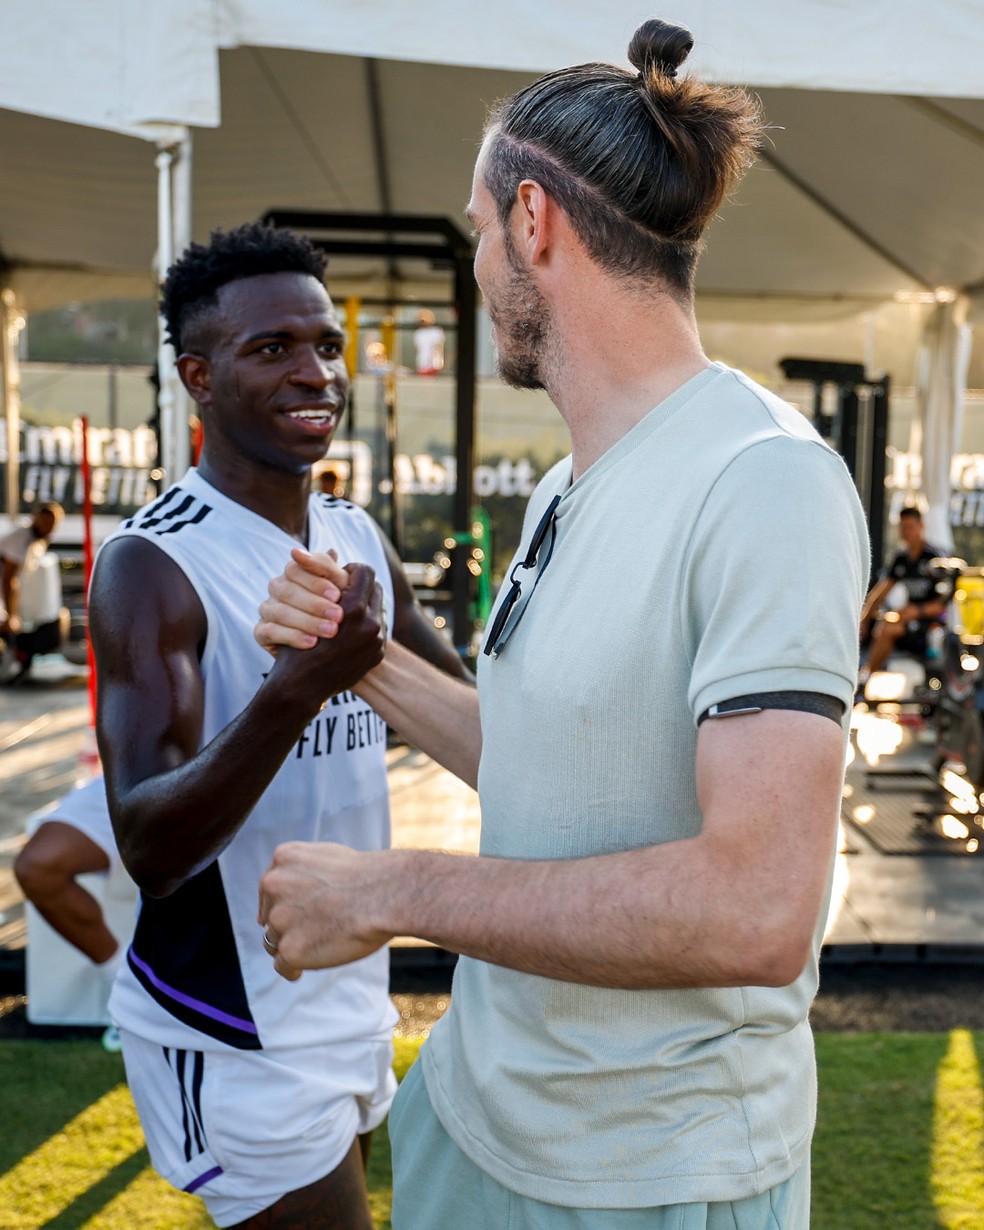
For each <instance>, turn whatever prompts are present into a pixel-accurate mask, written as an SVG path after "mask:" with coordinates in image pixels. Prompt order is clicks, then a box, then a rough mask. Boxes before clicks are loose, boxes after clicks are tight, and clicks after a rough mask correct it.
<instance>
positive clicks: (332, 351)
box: [321, 342, 342, 359]
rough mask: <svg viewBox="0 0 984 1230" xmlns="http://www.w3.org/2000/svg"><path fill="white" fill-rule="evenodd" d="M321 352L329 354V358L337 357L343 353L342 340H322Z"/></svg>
mask: <svg viewBox="0 0 984 1230" xmlns="http://www.w3.org/2000/svg"><path fill="white" fill-rule="evenodd" d="M321 353H322V354H324V355H327V356H328V358H329V359H337V358H338V357H339V355H340V354H341V353H342V343H341V342H322V344H321Z"/></svg>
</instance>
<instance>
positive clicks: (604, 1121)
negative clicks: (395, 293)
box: [257, 21, 868, 1230]
mask: <svg viewBox="0 0 984 1230" xmlns="http://www.w3.org/2000/svg"><path fill="white" fill-rule="evenodd" d="M692 41H693V40H692V38H691V36H690V35H689V33H688V32H687V31H685V30H681V29H679V28H678V27H674V26H670V25H667V24H665V23H663V22H659V21H650V22H646V23H645V25H643V26H642V27H641V28H640V29H639V30H638V31H637V33H636V35H635V37H634V38H633V40H632V43H631V46H630V49H629V59H630V60H631V62H632V64H633V66H634V67H633V68H632V69H631V70H627V69H623V68H618V67H613V66H610V65H605V64H585V65H580V66H578V67H574V68H568V69H565V70H562V71H560V72H555V73H551V74H549V75H548V76H546V77H544V78H542V79H541V80H539V81H536V82H534V83H533V84H532V85H530V86H528V87H526V88H525V89H523V90H521V91H520V92H519V93H518V94H517V95H516V96H515V97H514V98H511V99H509V100H507V101H506V102H504V103H503V104H501V105H499V106H498V107H497V108H496V109H495V110H494V111H493V112H492V114H491V116H490V118H489V122H488V126H487V129H486V133H485V140H484V143H483V145H482V148H481V152H480V154H479V156H478V162H477V165H476V168H475V177H474V184H473V188H472V196H471V201H470V203H469V206H468V211H467V212H468V215H469V217H470V218H471V220H472V222H473V224H474V227H475V230H476V232H477V234H478V250H477V253H476V258H475V274H476V278H477V280H478V283H479V285H480V287H481V289H482V292H483V294H484V296H485V302H486V304H487V306H488V310H489V314H490V316H491V319H492V323H493V327H494V331H495V339H496V342H497V347H498V357H499V367H500V371H501V374H502V375H503V377H504V378H505V379H506V380H507V381H508V382H509V383H510V384H513V385H515V386H517V387H520V388H544V389H546V390H547V392H548V393H549V395H550V397H551V399H552V400H553V401H554V403H555V404H556V406H557V408H558V410H559V411H560V413H561V415H562V416H563V418H564V420H565V421H566V423H567V425H568V427H569V429H570V434H571V444H572V452H571V456H570V457H568V458H566V459H565V460H564V461H561V462H560V463H558V464H557V465H556V466H555V467H554V468H553V469H552V470H551V471H550V472H549V473H548V474H547V475H546V476H545V477H544V478H543V480H542V481H541V482H540V484H539V486H538V487H537V489H536V491H535V493H534V494H533V496H532V498H531V500H530V504H529V510H528V513H527V517H526V522H525V525H524V529H523V535H522V541H521V543H520V546H519V549H518V551H517V553H516V556H515V561H514V563H513V566H512V568H511V569H510V571H509V574H508V579H507V582H506V583H504V584H503V586H502V590H501V592H500V595H499V598H498V602H497V605H496V609H495V612H494V615H493V619H492V623H491V626H490V628H489V629H488V630H487V632H486V639H485V644H484V651H483V653H482V655H481V656H480V661H479V677H478V695H477V696H476V695H474V694H473V693H472V692H470V691H468V690H467V689H466V688H465V687H464V686H462V685H461V684H459V683H458V682H456V681H454V680H448V679H445V678H443V677H441V676H439V675H438V674H437V673H436V672H435V671H432V670H430V669H429V668H427V666H426V665H425V664H423V663H421V662H419V661H418V660H417V659H416V658H415V657H414V656H413V655H412V654H410V653H407V652H405V651H404V650H403V649H402V648H401V647H400V646H398V645H393V644H388V645H387V649H386V655H385V658H384V661H383V662H382V663H381V664H380V665H379V666H378V667H376V668H375V669H374V670H372V671H371V672H370V673H369V674H368V675H367V676H366V677H365V678H364V679H363V680H362V681H361V682H360V683H358V684H357V685H356V690H357V692H358V693H359V694H360V695H362V696H364V697H365V698H367V699H368V700H369V701H370V703H371V704H372V705H373V707H374V708H375V709H376V710H377V712H379V713H382V714H384V715H385V716H386V718H387V720H388V721H390V722H391V723H392V724H394V725H395V726H396V727H397V728H398V729H400V730H402V731H403V732H404V733H406V734H407V735H408V736H409V737H411V738H412V739H413V740H414V741H415V742H416V743H417V744H418V745H419V746H420V747H422V748H423V749H424V750H425V751H428V752H430V754H431V755H434V756H436V757H437V758H438V759H440V760H442V762H443V763H444V764H446V765H447V766H448V767H450V768H452V769H453V770H454V771H455V772H457V773H458V774H459V775H460V776H462V777H463V778H465V779H466V780H469V781H472V782H476V781H477V784H478V788H479V792H480V795H481V802H482V844H481V854H480V856H479V857H478V858H467V857H461V856H456V855H453V854H445V853H437V852H423V851H412V850H400V851H382V852H378V853H366V854H356V853H353V852H351V851H348V850H344V849H342V848H340V847H337V846H315V847H304V846H300V845H287V846H283V847H281V848H280V849H278V851H277V854H276V856H275V859H274V863H273V866H272V868H271V870H270V871H269V872H268V873H267V874H266V875H265V876H264V878H263V880H262V881H261V891H260V917H261V920H262V921H263V922H264V923H265V924H266V928H267V932H266V933H267V936H268V939H269V940H270V942H271V943H272V944H273V945H274V946H275V947H276V948H277V950H278V951H277V954H276V958H275V960H276V967H277V968H278V969H279V971H280V972H281V973H282V974H284V975H285V976H286V977H288V978H295V977H297V976H298V975H299V973H300V971H301V970H303V969H314V968H320V967H322V966H328V965H334V964H337V963H339V962H346V961H350V960H353V959H355V958H357V957H360V956H362V955H363V954H365V953H368V952H371V951H373V950H374V949H376V948H377V947H379V946H380V945H381V944H384V943H385V942H386V941H387V939H388V938H389V936H391V935H393V934H401V933H404V932H410V933H412V934H415V935H418V936H420V937H422V938H424V939H427V940H430V941H432V942H433V943H435V944H438V945H441V946H443V947H445V948H449V949H452V950H454V951H456V952H458V953H460V954H462V955H461V959H460V961H459V962H458V966H457V971H456V974H455V981H454V987H453V992H452V1003H451V1008H450V1010H449V1012H448V1013H447V1015H446V1016H445V1017H444V1018H443V1019H442V1020H441V1021H440V1022H439V1024H438V1025H437V1026H436V1027H435V1028H434V1030H433V1031H432V1034H431V1037H430V1039H429V1040H428V1042H427V1043H426V1044H425V1046H424V1047H423V1049H422V1051H421V1057H420V1062H419V1063H418V1064H417V1065H415V1067H414V1068H413V1069H411V1072H410V1074H409V1076H408V1077H407V1079H406V1081H405V1082H404V1085H403V1087H402V1089H401V1091H400V1093H399V1095H398V1097H397V1100H396V1103H395V1105H394V1110H393V1114H392V1117H391V1129H392V1139H393V1156H394V1214H393V1225H394V1230H432V1228H433V1227H435V1226H441V1225H467V1226H469V1227H483V1228H489V1230H491V1228H492V1227H496V1228H501V1227H505V1226H509V1227H512V1228H514V1230H516V1228H519V1227H522V1228H523V1230H534V1228H535V1230H544V1228H549V1230H575V1228H577V1230H587V1228H589V1227H590V1230H641V1228H642V1227H643V1226H645V1227H646V1228H647V1230H652V1228H663V1230H668V1228H669V1227H674V1228H683V1230H690V1228H696V1227H702V1228H704V1227H715V1228H717V1227H722V1228H723V1227H736V1226H739V1227H741V1228H742V1230H776V1227H781V1230H804V1227H806V1226H807V1225H808V1223H809V1154H810V1140H811V1134H812V1129H813V1121H814V1109H815V1065H814V1057H813V1044H812V1039H811V1035H810V1029H809V1024H808V1021H807V1013H808V1009H809V1005H810V1001H811V999H812V997H813V994H814V992H815V990H816V986H817V958H818V952H819V945H820V939H821V936H822V931H823V924H824V917H825V912H826V903H827V900H828V896H829V890H830V879H831V870H832V865H833V859H834V852H835V844H836V842H835V839H836V831H837V819H838V812H839V805H840V799H841V786H842V781H843V770H844V762H845V748H846V743H847V717H846V714H847V712H848V710H849V709H850V705H851V700H852V697H853V693H854V683H855V670H856V655H857V620H858V614H859V611H860V607H861V601H862V598H863V595H864V582H865V577H866V575H867V571H868V545H867V540H866V532H865V525H864V519H863V516H862V514H861V510H860V507H859V504H858V500H857V498H856V495H855V492H854V489H853V487H852V484H851V481H850V478H849V475H848V473H847V470H846V468H845V466H844V464H843V462H842V461H841V459H840V458H839V457H837V456H836V454H834V453H833V452H832V451H831V450H830V449H829V448H828V447H827V446H826V444H824V442H823V441H822V440H821V439H820V437H819V436H818V435H817V434H816V433H815V432H814V431H813V429H812V428H811V427H810V426H809V424H808V423H807V422H806V421H805V419H803V418H802V417H801V416H800V415H799V414H798V413H797V412H796V411H795V410H793V409H792V408H791V407H790V406H788V405H786V404H785V403H783V402H781V401H780V400H779V399H778V398H776V397H774V396H773V395H772V394H771V393H769V392H768V391H766V390H765V389H763V388H761V387H759V386H758V385H756V384H755V383H753V382H752V381H751V380H749V379H748V378H747V377H745V376H744V375H742V374H741V373H740V372H736V371H733V370H730V369H728V368H726V367H724V366H723V365H721V364H720V363H711V362H709V361H708V359H707V358H706V356H705V355H704V353H703V351H702V349H701V345H700V341H699V338H698V335H697V329H696V325H695V320H694V312H693V277H694V265H695V261H696V258H697V255H698V252H699V249H700V246H701V236H702V233H703V231H704V229H705V227H706V226H707V224H708V223H709V222H710V220H711V219H712V218H713V216H714V215H715V213H716V211H717V209H718V207H719V205H720V204H721V201H722V200H723V199H724V197H725V196H726V194H727V193H728V192H729V191H730V190H731V189H732V188H733V187H734V186H735V184H736V183H737V182H738V180H739V178H740V175H741V173H742V171H743V169H744V168H745V166H746V165H747V164H748V163H749V161H750V160H751V158H752V156H753V150H754V147H755V144H756V142H757V139H758V134H759V130H760V122H759V118H758V115H757V113H756V109H755V106H754V104H753V103H752V101H751V100H750V99H749V98H748V96H747V95H745V94H744V93H742V92H741V91H737V90H732V89H723V88H719V87H713V86H708V85H705V84H703V83H701V82H699V81H695V80H692V79H690V78H688V77H685V76H683V75H682V74H681V72H680V69H681V65H682V64H683V61H684V60H685V58H686V56H687V54H688V52H689V50H690V48H691V45H692ZM602 326H603V327H602ZM804 570H805V571H804ZM332 575H333V569H332V564H331V561H330V560H327V559H325V558H323V557H322V558H320V559H319V558H314V557H312V556H310V555H305V554H304V553H300V552H295V557H294V562H293V563H292V564H291V566H290V567H289V568H288V569H287V572H286V574H285V576H284V577H283V578H282V579H280V580H279V581H277V582H276V583H275V584H274V585H273V586H272V598H271V600H270V601H269V602H268V603H267V604H265V605H264V607H263V608H261V622H260V624H259V625H258V628H257V636H258V638H259V639H260V640H261V642H262V643H265V644H268V645H275V644H289V645H293V646H295V647H298V648H301V647H304V646H305V645H311V644H313V643H314V640H315V638H316V636H317V633H318V630H317V623H318V621H319V619H320V618H322V617H323V612H324V603H325V601H326V599H325V598H324V597H323V596H322V593H323V590H324V587H325V586H326V585H327V584H329V583H330V578H331V577H332ZM283 604H286V606H285V605H283ZM288 607H289V608H290V612H289V613H288V609H287V608H288ZM343 623H344V620H343Z"/></svg>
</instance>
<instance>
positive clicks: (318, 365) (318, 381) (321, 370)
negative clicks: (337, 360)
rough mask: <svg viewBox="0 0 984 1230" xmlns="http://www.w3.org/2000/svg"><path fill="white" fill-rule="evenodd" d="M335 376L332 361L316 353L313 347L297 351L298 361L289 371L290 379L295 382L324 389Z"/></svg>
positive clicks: (335, 378)
mask: <svg viewBox="0 0 984 1230" xmlns="http://www.w3.org/2000/svg"><path fill="white" fill-rule="evenodd" d="M337 378H338V373H337V372H336V371H335V367H334V365H333V364H332V362H331V361H330V360H329V359H326V358H325V357H324V356H323V355H320V354H318V352H317V350H315V349H314V348H313V347H312V348H310V349H306V350H302V351H300V352H298V361H297V364H296V366H295V367H294V370H293V372H292V373H291V379H292V380H293V381H294V383H295V384H305V385H308V386H309V387H310V388H316V389H324V388H327V387H328V385H330V384H332V383H334V381H335V380H337Z"/></svg>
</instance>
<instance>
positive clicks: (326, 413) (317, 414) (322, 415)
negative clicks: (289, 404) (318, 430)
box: [284, 406, 341, 425]
mask: <svg viewBox="0 0 984 1230" xmlns="http://www.w3.org/2000/svg"><path fill="white" fill-rule="evenodd" d="M284 413H285V414H286V415H287V417H288V418H289V419H293V420H294V422H296V423H311V424H314V425H317V424H328V423H332V422H334V421H335V420H336V419H337V418H338V416H339V415H340V414H341V410H340V409H339V407H338V406H321V407H319V408H318V409H316V410H286V411H285V412H284Z"/></svg>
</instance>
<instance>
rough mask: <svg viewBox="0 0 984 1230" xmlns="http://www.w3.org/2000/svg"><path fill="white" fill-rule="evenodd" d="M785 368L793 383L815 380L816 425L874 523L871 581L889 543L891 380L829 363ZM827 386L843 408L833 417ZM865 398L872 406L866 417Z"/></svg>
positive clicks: (793, 362) (790, 363)
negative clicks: (828, 407) (886, 541)
mask: <svg viewBox="0 0 984 1230" xmlns="http://www.w3.org/2000/svg"><path fill="white" fill-rule="evenodd" d="M779 366H780V367H781V368H782V373H783V375H784V376H785V377H786V379H787V380H809V381H810V382H811V383H812V384H813V418H814V425H815V427H816V429H817V431H819V433H820V434H821V435H822V436H823V437H824V438H825V439H828V440H829V441H830V442H831V444H832V445H833V447H834V448H836V449H837V451H838V452H839V453H840V455H841V456H842V457H843V458H844V460H845V462H846V463H847V468H848V470H849V471H850V474H851V478H852V479H853V480H854V485H855V486H856V487H857V489H858V495H859V496H860V497H861V503H862V505H863V506H864V511H865V515H866V517H867V518H868V530H869V533H870V535H871V576H872V577H874V576H875V574H876V573H877V571H878V569H879V568H880V567H881V562H882V551H883V550H884V537H885V449H886V447H887V445H888V406H889V400H888V399H889V391H890V387H891V382H890V380H889V377H888V376H881V377H880V378H878V379H872V378H869V377H868V376H867V375H866V374H865V370H864V367H863V365H862V364H860V363H838V362H832V361H829V360H825V359H782V360H781V361H780V363H779ZM827 385H834V387H835V388H836V391H837V408H836V411H835V412H834V413H833V414H829V413H827V411H826V410H825V408H824V389H825V387H826V386H827ZM862 398H864V399H865V401H866V402H867V413H864V414H863V413H862Z"/></svg>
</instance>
